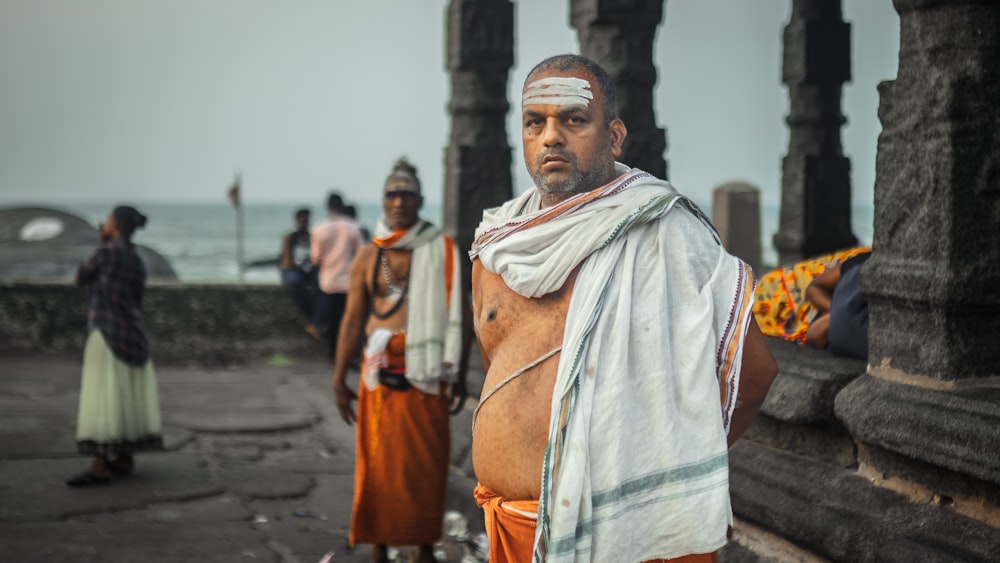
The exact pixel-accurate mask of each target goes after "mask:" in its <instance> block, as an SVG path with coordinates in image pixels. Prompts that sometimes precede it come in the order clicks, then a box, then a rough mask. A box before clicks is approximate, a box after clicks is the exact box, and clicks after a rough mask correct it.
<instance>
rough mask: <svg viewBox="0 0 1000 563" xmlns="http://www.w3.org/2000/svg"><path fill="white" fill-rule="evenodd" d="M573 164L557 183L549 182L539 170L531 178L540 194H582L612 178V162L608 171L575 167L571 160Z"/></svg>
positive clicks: (597, 168) (574, 162)
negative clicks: (569, 170) (570, 169)
mask: <svg viewBox="0 0 1000 563" xmlns="http://www.w3.org/2000/svg"><path fill="white" fill-rule="evenodd" d="M571 162H572V163H573V165H574V169H573V171H572V172H571V173H570V174H569V175H568V176H566V177H565V178H564V179H563V181H562V182H560V183H558V184H550V183H549V182H548V178H547V177H546V176H545V175H544V174H543V173H541V172H539V173H538V174H535V175H534V176H533V177H532V178H533V179H534V180H535V187H536V188H538V191H540V192H541V193H542V196H543V197H544V196H564V197H568V196H571V195H576V194H582V193H585V192H589V191H591V190H593V189H595V188H599V187H601V186H603V185H604V184H606V183H608V182H610V181H611V180H612V179H613V178H614V164H612V165H611V168H610V171H608V170H601V169H600V167H595V168H593V169H590V170H580V169H579V168H576V167H575V165H576V161H575V160H572V161H571Z"/></svg>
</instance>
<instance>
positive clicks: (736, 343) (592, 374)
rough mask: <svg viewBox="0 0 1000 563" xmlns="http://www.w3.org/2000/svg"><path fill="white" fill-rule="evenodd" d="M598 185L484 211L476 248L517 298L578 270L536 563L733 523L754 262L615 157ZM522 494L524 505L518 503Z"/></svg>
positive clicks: (610, 552) (715, 543)
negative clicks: (731, 461)
mask: <svg viewBox="0 0 1000 563" xmlns="http://www.w3.org/2000/svg"><path fill="white" fill-rule="evenodd" d="M616 167H617V170H618V172H619V173H620V174H621V176H619V177H618V178H617V179H616V180H615V181H613V182H611V183H610V184H608V185H606V186H604V187H602V188H599V189H597V190H594V191H591V192H587V193H584V194H580V195H577V196H574V197H572V198H570V199H568V200H566V201H564V202H562V203H560V204H558V205H556V206H553V207H548V208H545V209H539V205H540V203H539V202H540V199H539V194H538V192H537V190H536V189H535V188H532V189H530V190H528V191H527V192H525V193H524V194H522V195H521V196H519V197H517V198H515V199H513V200H511V201H509V202H507V203H506V204H504V205H503V206H501V207H498V208H494V209H490V210H488V211H487V212H486V213H485V214H484V219H483V222H482V224H481V225H480V226H479V229H477V231H476V242H475V243H474V244H473V247H472V250H471V251H470V256H471V257H472V258H473V259H475V258H478V259H479V260H480V261H481V262H482V265H483V267H485V268H486V269H487V270H489V271H491V272H494V273H496V274H498V275H500V276H501V277H502V278H503V279H504V281H505V282H506V284H507V285H508V286H509V287H510V288H511V289H512V290H514V291H516V292H517V293H519V294H520V295H524V296H528V297H538V296H542V295H545V294H547V293H550V292H552V291H555V290H557V289H559V288H560V287H562V285H563V284H564V283H565V281H566V279H567V277H568V276H569V274H570V273H571V272H572V270H573V269H574V268H576V267H577V266H578V265H579V266H580V273H579V275H578V277H577V279H576V285H575V287H574V289H573V293H572V296H571V298H570V305H569V311H568V313H567V316H566V330H565V336H564V338H563V343H562V349H563V353H562V355H561V357H560V359H559V366H558V373H557V376H556V383H555V389H554V392H553V396H552V406H551V421H550V426H549V441H548V446H547V449H546V452H545V458H544V467H543V474H542V475H541V476H540V478H541V479H542V494H541V498H540V499H539V515H538V529H537V531H536V536H535V550H534V560H535V561H539V562H540V561H547V562H550V563H551V562H562V561H580V560H583V561H587V560H589V561H644V560H649V559H656V558H672V557H679V556H682V555H685V554H691V553H707V552H711V551H714V550H716V549H718V548H720V547H721V546H722V545H724V544H725V542H726V530H727V527H728V526H729V525H730V524H731V522H732V512H731V508H730V500H729V468H728V454H727V447H726V434H727V432H728V430H729V420H730V417H731V415H732V412H733V409H734V407H735V401H736V391H737V389H738V385H739V372H740V361H741V358H742V346H743V340H744V337H745V335H746V329H747V327H748V326H749V321H750V318H751V317H750V311H751V305H752V297H753V278H752V276H751V273H750V269H749V268H748V267H747V266H746V265H745V264H744V263H743V262H741V261H740V260H739V259H737V258H735V257H733V256H731V255H730V254H728V253H727V252H726V251H725V250H724V248H723V247H722V245H721V243H720V241H719V239H718V235H717V234H716V232H715V229H714V228H713V227H712V226H711V224H710V223H709V221H708V219H707V218H705V216H704V214H702V213H701V211H700V210H698V208H697V207H696V206H695V205H694V204H693V203H691V202H690V200H688V199H687V198H685V197H684V196H681V195H680V194H678V193H677V192H676V190H674V188H673V187H672V186H671V185H670V184H669V183H667V182H665V181H662V180H658V179H656V178H654V177H653V176H651V175H649V174H647V173H645V172H642V171H641V170H636V169H629V168H627V167H625V166H623V165H620V164H617V165H616ZM513 500H523V499H513Z"/></svg>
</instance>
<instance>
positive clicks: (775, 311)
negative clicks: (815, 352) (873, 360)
mask: <svg viewBox="0 0 1000 563" xmlns="http://www.w3.org/2000/svg"><path fill="white" fill-rule="evenodd" d="M863 252H871V247H870V246H858V247H854V248H848V249H846V250H841V251H838V252H833V253H830V254H825V255H823V256H818V257H816V258H812V259H809V260H804V261H802V262H798V263H796V264H793V265H791V266H783V267H780V268H776V269H774V270H771V271H770V272H768V273H766V274H764V275H763V276H761V277H760V280H758V282H757V290H756V292H755V295H754V304H753V316H754V318H755V319H756V320H757V326H759V327H760V330H761V332H763V333H764V334H765V335H767V336H778V337H781V338H784V339H785V340H790V341H792V342H798V343H800V344H804V343H805V342H806V330H808V329H809V323H811V322H812V320H813V318H814V317H815V316H816V310H815V309H814V308H813V306H812V303H810V302H809V301H808V300H807V299H806V288H807V287H809V282H811V281H812V280H813V278H815V277H816V276H818V275H820V274H822V273H823V272H825V271H826V270H827V269H829V268H831V267H832V266H836V265H837V264H839V263H841V262H843V261H844V260H847V259H848V258H850V257H852V256H856V255H858V254H861V253H863Z"/></svg>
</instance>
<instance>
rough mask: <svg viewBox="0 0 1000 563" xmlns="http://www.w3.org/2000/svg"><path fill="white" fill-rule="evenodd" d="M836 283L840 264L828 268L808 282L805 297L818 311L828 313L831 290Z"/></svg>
mask: <svg viewBox="0 0 1000 563" xmlns="http://www.w3.org/2000/svg"><path fill="white" fill-rule="evenodd" d="M838 283H840V264H837V265H836V266H833V267H830V268H828V269H827V270H826V271H825V272H823V273H822V274H820V275H818V276H816V277H815V278H813V280H812V281H811V282H809V285H808V286H807V287H806V299H808V300H809V301H810V302H811V303H812V304H813V307H815V308H816V310H817V311H819V312H820V313H829V312H830V303H831V302H832V300H833V290H834V288H835V287H837V284H838Z"/></svg>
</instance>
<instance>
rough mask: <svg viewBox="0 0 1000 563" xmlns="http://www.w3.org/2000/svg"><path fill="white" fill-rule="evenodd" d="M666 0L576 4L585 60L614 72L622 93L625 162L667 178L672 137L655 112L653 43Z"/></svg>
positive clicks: (582, 0) (574, 16) (573, 18)
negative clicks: (625, 129) (625, 128)
mask: <svg viewBox="0 0 1000 563" xmlns="http://www.w3.org/2000/svg"><path fill="white" fill-rule="evenodd" d="M663 4H664V0H614V1H610V0H571V2H570V12H571V14H570V22H571V23H572V25H573V27H575V28H576V31H577V37H578V38H579V41H580V54H582V55H584V56H586V57H589V58H591V59H593V60H594V61H596V62H597V63H598V64H599V65H601V66H602V67H603V68H604V70H606V71H608V74H609V75H611V78H612V79H613V80H614V81H615V87H616V88H617V91H618V117H620V118H621V120H622V121H624V122H625V127H627V128H628V137H627V138H626V139H625V146H624V149H623V153H622V156H621V158H620V159H619V160H621V162H623V163H625V164H628V165H629V166H633V167H636V168H641V169H643V170H645V171H646V172H649V173H650V174H653V175H655V176H657V177H659V178H666V177H667V162H666V160H664V158H663V154H664V152H665V151H666V148H667V141H666V133H665V132H664V130H663V129H662V128H658V127H657V126H656V116H655V115H654V112H653V87H654V86H656V67H655V66H654V65H653V42H654V40H655V39H656V27H657V26H658V25H660V20H661V19H663Z"/></svg>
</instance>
